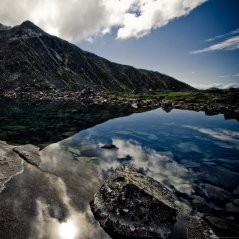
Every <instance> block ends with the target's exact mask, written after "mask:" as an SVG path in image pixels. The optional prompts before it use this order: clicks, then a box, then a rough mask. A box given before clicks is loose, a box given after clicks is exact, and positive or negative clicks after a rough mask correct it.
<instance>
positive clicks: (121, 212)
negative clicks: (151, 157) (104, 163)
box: [90, 165, 177, 239]
mask: <svg viewBox="0 0 239 239" xmlns="http://www.w3.org/2000/svg"><path fill="white" fill-rule="evenodd" d="M90 206H91V210H92V212H93V214H94V216H95V218H96V219H97V220H98V221H99V223H100V225H101V226H102V227H103V228H104V230H105V231H106V232H107V233H108V234H109V235H110V236H111V237H112V238H125V239H128V238H158V239H162V238H163V239H165V238H169V237H170V234H171V229H172V227H173V224H174V223H175V221H176V220H175V218H176V215H177V209H176V205H175V201H174V197H173V195H172V193H171V192H170V191H169V190H168V189H167V188H165V187H164V186H163V185H162V184H161V183H159V182H157V181H155V180H154V179H152V178H150V177H147V176H144V175H142V174H140V173H138V172H137V171H136V170H135V169H134V168H133V167H132V166H129V165H123V166H121V167H119V168H118V169H116V170H115V171H114V173H113V174H112V175H111V177H110V178H109V179H108V180H107V181H106V182H105V183H104V184H103V186H102V187H101V188H100V190H99V191H98V192H97V193H96V194H95V195H94V199H93V201H91V202H90Z"/></svg>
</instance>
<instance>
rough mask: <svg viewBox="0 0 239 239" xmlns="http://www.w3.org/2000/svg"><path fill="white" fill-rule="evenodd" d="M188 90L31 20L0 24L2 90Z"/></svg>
mask: <svg viewBox="0 0 239 239" xmlns="http://www.w3.org/2000/svg"><path fill="white" fill-rule="evenodd" d="M84 88H91V89H92V90H95V91H132V90H136V91H148V90H150V89H152V90H153V91H156V90H172V91H181V90H192V89H193V88H192V87H190V86H189V85H187V84H185V83H182V82H180V81H177V80H175V79H173V78H172V77H169V76H166V75H163V74H160V73H158V72H153V71H148V70H142V69H136V68H134V67H131V66H126V65H120V64H116V63H113V62H110V61H108V60H106V59H104V58H102V57H99V56H97V55H95V54H92V53H89V52H86V51H83V50H81V49H80V48H78V47H77V46H75V45H73V44H71V43H69V42H67V41H65V40H62V39H60V38H58V37H55V36H52V35H49V34H47V33H46V32H44V31H43V30H42V29H40V28H39V27H37V26H36V25H34V24H33V23H32V22H30V21H26V22H23V23H22V24H21V25H19V26H15V27H12V28H10V27H7V26H4V25H2V24H0V90H1V92H4V91H9V90H10V91H11V90H16V91H23V92H24V91H38V90H43V91H48V90H55V89H58V90H61V91H77V90H81V89H84Z"/></svg>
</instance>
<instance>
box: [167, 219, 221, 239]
mask: <svg viewBox="0 0 239 239" xmlns="http://www.w3.org/2000/svg"><path fill="white" fill-rule="evenodd" d="M171 239H218V237H217V236H216V235H215V234H214V232H213V231H212V229H211V228H210V227H209V226H208V224H207V223H206V222H205V221H204V220H203V219H201V218H199V217H196V216H188V215H180V216H178V218H177V223H176V224H175V225H174V230H173V232H172V235H171Z"/></svg>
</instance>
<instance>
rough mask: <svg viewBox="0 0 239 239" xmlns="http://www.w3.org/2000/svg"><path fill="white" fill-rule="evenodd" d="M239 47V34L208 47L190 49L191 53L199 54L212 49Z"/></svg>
mask: <svg viewBox="0 0 239 239" xmlns="http://www.w3.org/2000/svg"><path fill="white" fill-rule="evenodd" d="M238 49H239V35H238V36H233V37H230V38H228V39H226V40H224V41H222V42H219V43H216V44H214V45H211V46H209V47H206V48H203V49H201V50H196V51H191V52H190V53H191V54H199V53H203V52H212V51H220V50H227V51H232V50H238Z"/></svg>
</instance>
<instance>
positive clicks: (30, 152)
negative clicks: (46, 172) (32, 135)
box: [13, 144, 41, 167]
mask: <svg viewBox="0 0 239 239" xmlns="http://www.w3.org/2000/svg"><path fill="white" fill-rule="evenodd" d="M13 151H14V152H16V153H18V154H19V155H20V157H22V158H23V159H25V160H26V161H27V162H28V163H30V164H33V165H35V166H37V167H38V166H39V165H40V163H41V158H40V154H39V148H38V147H36V146H35V145H32V144H27V145H23V146H18V147H14V148H13Z"/></svg>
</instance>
